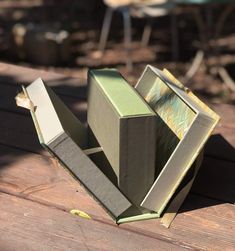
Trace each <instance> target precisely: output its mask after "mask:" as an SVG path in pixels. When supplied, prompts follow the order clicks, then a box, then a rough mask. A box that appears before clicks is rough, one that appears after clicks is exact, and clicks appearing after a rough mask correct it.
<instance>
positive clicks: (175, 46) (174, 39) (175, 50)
mask: <svg viewBox="0 0 235 251" xmlns="http://www.w3.org/2000/svg"><path fill="white" fill-rule="evenodd" d="M171 43H172V59H173V61H174V62H176V61H178V60H179V34H178V27H177V16H176V14H175V13H174V12H173V13H171Z"/></svg>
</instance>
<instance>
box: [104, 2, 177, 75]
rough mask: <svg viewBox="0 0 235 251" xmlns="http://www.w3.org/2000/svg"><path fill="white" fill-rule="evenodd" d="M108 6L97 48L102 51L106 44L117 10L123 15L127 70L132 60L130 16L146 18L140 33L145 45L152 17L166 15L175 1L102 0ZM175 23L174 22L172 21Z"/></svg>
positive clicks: (149, 32)
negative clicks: (114, 13)
mask: <svg viewBox="0 0 235 251" xmlns="http://www.w3.org/2000/svg"><path fill="white" fill-rule="evenodd" d="M104 2H105V4H106V5H107V6H108V8H107V10H106V13H105V17H104V21H103V27H102V30H101V36H100V41H99V50H100V51H101V52H104V50H105V48H106V44H107V39H108V35H109V31H110V25H111V21H112V16H113V12H114V11H118V12H120V13H121V14H122V16H123V23H124V46H125V50H126V54H127V58H126V65H127V68H128V69H129V70H131V69H132V67H133V66H132V60H131V57H130V49H131V17H132V16H133V17H137V18H146V19H147V24H146V25H145V28H144V32H143V35H142V45H143V46H147V45H148V42H149V39H150V35H151V31H152V19H153V18H155V17H160V16H164V15H168V14H169V13H170V12H171V11H172V10H173V9H174V7H175V3H174V2H173V1H172V0H153V1H144V0H142V1H131V0H121V1H116V0H104ZM172 23H175V22H172Z"/></svg>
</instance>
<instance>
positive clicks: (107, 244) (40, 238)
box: [0, 194, 192, 251]
mask: <svg viewBox="0 0 235 251" xmlns="http://www.w3.org/2000/svg"><path fill="white" fill-rule="evenodd" d="M0 200H1V204H0V219H1V222H2V224H1V225H0V233H1V234H0V249H1V250H16V251H17V250H107V251H110V250H156V248H157V249H159V250H188V249H192V248H190V247H184V246H182V245H180V244H179V245H175V244H172V243H170V242H169V241H168V242H167V241H163V240H161V239H155V238H152V237H148V236H146V235H141V234H139V233H136V232H134V231H127V230H125V229H121V228H119V227H118V226H115V225H111V224H103V223H101V222H98V221H94V220H87V219H82V218H80V217H77V216H72V215H71V214H68V213H66V212H63V211H61V210H58V209H55V208H50V207H47V206H43V205H40V204H37V203H33V202H31V201H27V200H24V199H20V198H17V197H15V196H10V195H7V194H0Z"/></svg>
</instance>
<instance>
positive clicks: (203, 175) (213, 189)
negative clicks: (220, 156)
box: [192, 157, 235, 203]
mask: <svg viewBox="0 0 235 251" xmlns="http://www.w3.org/2000/svg"><path fill="white" fill-rule="evenodd" d="M192 191H193V192H195V193H198V194H202V195H204V196H208V197H210V198H214V199H218V200H222V201H226V202H230V203H235V162H228V161H223V160H217V159H214V158H210V157H206V158H205V159H204V160H203V163H202V166H201V168H200V170H199V173H198V176H197V178H196V180H195V182H194V185H193V188H192Z"/></svg>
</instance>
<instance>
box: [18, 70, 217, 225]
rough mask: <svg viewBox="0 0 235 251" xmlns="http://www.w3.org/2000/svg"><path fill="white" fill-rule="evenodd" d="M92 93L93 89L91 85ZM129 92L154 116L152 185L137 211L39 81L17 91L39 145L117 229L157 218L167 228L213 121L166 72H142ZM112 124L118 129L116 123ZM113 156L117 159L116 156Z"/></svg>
mask: <svg viewBox="0 0 235 251" xmlns="http://www.w3.org/2000/svg"><path fill="white" fill-rule="evenodd" d="M103 73H104V72H103ZM103 73H102V75H103ZM112 74H113V73H112ZM112 74H111V75H112ZM115 74H116V73H115ZM115 74H114V75H113V76H112V78H115ZM105 75H106V74H105ZM108 75H109V77H111V75H110V74H108ZM99 77H100V76H99ZM92 78H93V79H92V81H96V80H94V77H92ZM118 78H119V77H118ZM99 79H100V78H99ZM115 79H116V78H115ZM89 81H91V79H89ZM99 81H103V80H102V79H100V80H99ZM93 87H96V88H97V86H96V83H93ZM135 89H136V91H137V92H138V93H139V95H140V96H141V97H143V99H144V100H145V102H146V103H147V104H148V105H149V106H150V107H151V109H152V110H151V109H150V111H151V112H152V111H154V113H155V115H156V116H155V119H156V124H155V126H156V128H155V129H156V130H155V136H154V137H155V142H156V145H155V146H154V152H155V158H156V159H155V161H156V164H155V173H154V175H153V177H151V179H153V180H154V182H153V184H152V185H151V187H150V188H149V190H148V191H147V193H146V194H145V196H144V198H143V200H142V201H141V203H140V205H135V203H133V202H132V201H131V200H130V199H129V198H127V196H125V195H124V193H123V192H122V191H121V190H120V189H119V187H118V183H117V181H115V177H118V176H117V174H116V172H115V171H116V170H115V169H114V167H111V165H110V163H109V162H110V160H108V158H107V157H106V155H105V154H104V152H103V146H102V145H101V144H100V145H99V144H98V143H97V142H96V138H98V137H97V135H93V133H92V132H91V130H90V129H89V127H86V126H84V125H83V124H82V123H80V122H79V121H78V120H77V118H76V117H75V116H74V115H73V114H72V113H71V112H70V111H69V109H68V108H67V107H66V106H65V105H64V104H63V103H62V102H61V100H60V99H59V98H58V97H57V96H56V95H55V94H54V92H53V91H52V90H51V89H50V88H49V87H47V86H45V85H44V83H43V82H42V80H41V79H38V80H36V81H35V82H33V83H32V84H31V85H29V86H28V87H27V88H24V87H23V90H24V95H25V98H26V99H27V100H28V101H30V102H31V107H33V108H30V112H31V115H32V118H33V121H34V125H35V127H36V130H37V134H38V137H39V140H40V142H41V144H42V145H43V146H44V147H45V148H46V149H47V150H48V151H49V152H51V153H52V154H53V155H55V156H56V157H57V158H58V159H59V160H60V162H61V163H62V165H63V166H64V167H65V168H67V169H68V170H69V171H70V172H71V173H72V174H73V176H74V177H75V178H76V179H78V180H79V181H80V183H81V184H83V185H84V187H85V188H87V190H88V191H89V192H90V193H91V194H92V195H93V196H94V197H95V198H96V199H97V200H98V201H99V202H100V203H101V205H102V206H103V207H104V208H105V209H106V210H107V211H108V212H109V213H110V215H111V216H112V217H113V218H114V219H115V220H116V222H117V223H118V224H121V223H125V222H130V221H136V220H144V219H151V218H159V217H161V216H163V218H162V222H163V219H164V224H165V225H166V226H169V225H170V222H171V221H172V219H173V217H174V216H175V213H176V212H177V210H178V209H179V207H180V205H181V204H182V202H183V201H184V199H185V197H186V196H187V194H188V192H189V191H190V188H191V186H192V184H193V181H194V179H195V176H196V174H197V172H198V169H199V167H200V163H201V156H202V150H203V147H204V145H205V143H206V141H207V139H208V138H209V136H210V134H211V132H212V130H213V129H214V127H215V125H216V124H217V122H218V120H219V116H218V115H217V114H216V113H214V112H213V111H212V110H211V109H210V108H208V107H207V106H206V105H205V104H204V103H203V102H202V101H200V100H199V99H198V98H197V97H196V96H195V95H194V94H193V93H192V92H191V91H190V90H189V89H187V88H185V87H184V86H183V85H182V84H181V83H180V82H179V81H178V80H176V79H175V78H174V77H173V76H172V75H171V74H170V73H169V72H168V71H167V70H163V71H160V70H158V69H156V68H154V67H152V66H147V67H146V69H145V71H144V73H143V74H142V76H141V78H140V79H139V81H138V83H137V85H136V86H135ZM93 93H94V92H93ZM91 94H92V91H91ZM114 94H115V93H114ZM99 95H101V94H99ZM123 95H125V93H123ZM90 98H91V96H90V97H89V99H90ZM28 101H27V102H26V103H27V104H28V103H30V102H28ZM126 102H127V101H126ZM134 103H135V102H134ZM23 106H24V105H23ZM97 107H98V108H101V106H100V107H99V106H97ZM110 107H111V105H110ZM90 108H91V107H90ZM90 108H89V109H90ZM28 109H29V108H28ZM99 111H100V112H101V111H102V109H100V110H99ZM99 111H98V112H99ZM89 112H91V111H89ZM97 115H98V114H97ZM99 115H100V113H99ZM101 116H104V115H103V114H101ZM90 122H92V121H90ZM116 122H117V124H118V123H119V119H118V117H117V121H116ZM92 123H93V122H92ZM110 126H114V127H116V126H117V125H116V124H110ZM93 129H94V128H93ZM107 130H109V128H108V129H107ZM133 130H135V129H133ZM117 135H119V136H120V134H117ZM114 139H115V138H114V136H113V135H112V136H111V137H110V141H111V140H112V142H114V141H113V140H114ZM151 140H152V139H151ZM151 142H152V141H151ZM101 143H102V142H101ZM120 143H121V142H120ZM110 147H112V144H110ZM118 151H119V149H118ZM117 153H118V156H119V154H120V152H117ZM118 158H119V157H118ZM131 168H135V167H131ZM150 183H151V182H150Z"/></svg>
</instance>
